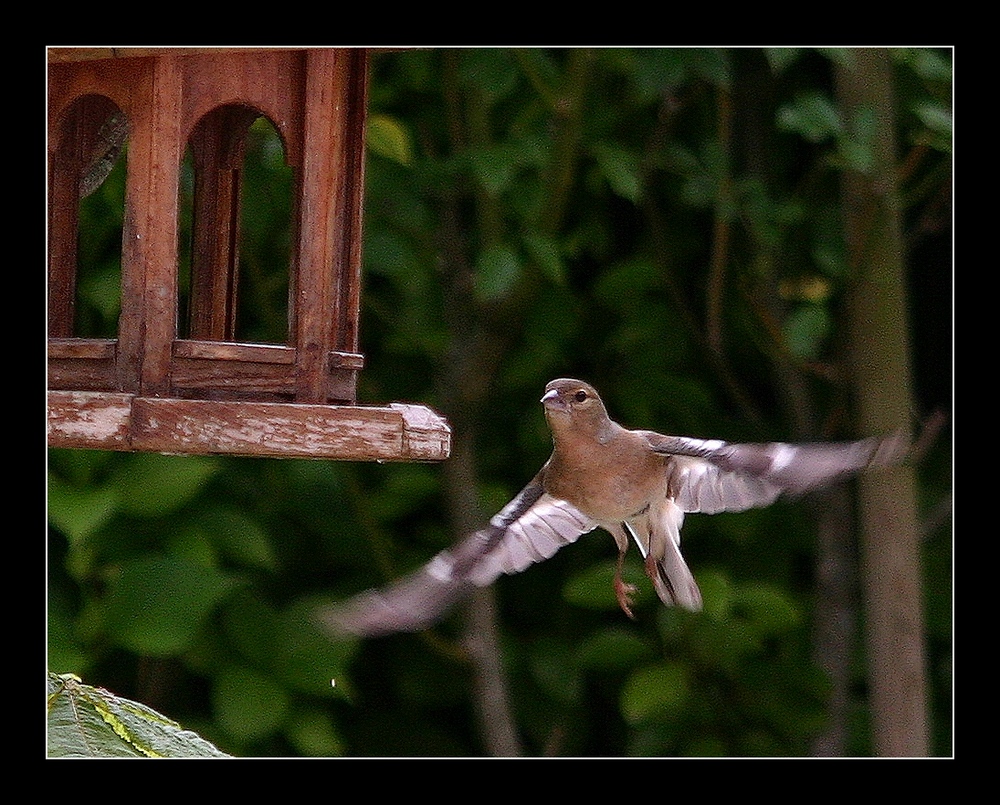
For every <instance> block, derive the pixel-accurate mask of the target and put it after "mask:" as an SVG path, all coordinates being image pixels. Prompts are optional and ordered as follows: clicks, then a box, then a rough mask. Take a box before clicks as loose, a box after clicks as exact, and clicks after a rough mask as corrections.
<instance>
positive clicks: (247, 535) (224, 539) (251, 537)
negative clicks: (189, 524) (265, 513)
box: [195, 504, 278, 571]
mask: <svg viewBox="0 0 1000 805" xmlns="http://www.w3.org/2000/svg"><path fill="white" fill-rule="evenodd" d="M195 527H197V528H199V529H200V530H203V531H204V532H205V533H206V534H207V536H208V538H209V539H210V540H211V542H212V544H214V545H215V546H217V547H218V548H219V549H220V550H221V552H222V553H223V554H224V555H225V556H226V557H228V558H230V559H233V560H234V561H236V562H239V563H240V564H242V565H245V566H247V567H254V568H258V569H260V570H271V571H274V570H277V568H278V560H277V558H276V557H275V554H274V546H273V545H272V543H271V537H270V535H269V534H268V533H267V531H266V530H265V529H264V527H263V526H262V525H261V524H260V523H259V522H257V521H256V520H254V519H252V518H250V517H248V516H247V515H246V514H245V513H244V512H242V511H241V510H239V509H237V508H236V507H235V506H229V505H225V504H216V505H212V506H209V507H208V508H206V509H204V510H200V511H199V512H198V514H197V515H196V519H195Z"/></svg>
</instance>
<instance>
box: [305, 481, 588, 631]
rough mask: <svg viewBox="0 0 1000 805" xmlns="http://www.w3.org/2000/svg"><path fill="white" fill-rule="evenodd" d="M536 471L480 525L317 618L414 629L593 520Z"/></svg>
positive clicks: (353, 626)
mask: <svg viewBox="0 0 1000 805" xmlns="http://www.w3.org/2000/svg"><path fill="white" fill-rule="evenodd" d="M543 472H544V470H543ZM541 477H542V475H541V473H539V475H537V476H536V477H535V478H534V479H533V480H532V481H531V483H529V484H528V485H527V486H526V487H525V488H524V489H522V490H521V491H520V492H519V493H518V495H517V496H516V497H515V498H514V499H513V500H511V502H510V503H508V504H507V505H506V506H505V507H504V508H503V509H502V510H501V511H500V512H499V513H498V514H496V515H495V516H494V517H493V519H492V520H490V524H489V526H488V527H486V528H484V529H482V530H480V531H476V532H474V533H472V534H470V535H469V536H468V537H466V538H465V539H463V540H462V541H461V542H459V543H458V544H457V545H455V546H453V547H452V548H449V549H448V550H445V551H441V553H439V554H437V555H436V556H435V557H434V558H433V559H431V560H430V561H429V562H428V563H427V564H426V565H424V566H423V567H421V568H420V569H419V570H416V571H414V572H413V573H411V574H410V575H408V576H406V577H404V578H403V579H401V580H399V581H397V582H395V583H393V584H391V585H390V586H388V587H386V588H384V589H382V590H367V591H366V592H363V593H360V594H358V595H356V596H354V597H353V598H351V599H349V600H347V601H345V602H343V603H342V604H337V605H335V606H333V607H330V608H328V609H325V610H322V611H321V612H320V613H319V618H320V621H321V623H322V624H323V625H324V626H326V627H327V628H328V629H329V630H331V631H332V632H334V633H339V634H351V635H359V636H364V637H376V636H379V635H385V634H391V633H393V632H414V631H419V630H420V629H424V628H426V627H428V626H430V625H431V624H432V623H434V621H436V620H437V619H438V618H439V617H441V616H442V615H443V614H444V613H445V611H446V610H448V609H449V608H450V607H452V606H454V605H455V604H456V603H458V602H459V601H460V600H461V599H462V598H464V597H465V596H466V595H468V594H469V592H471V591H472V590H473V589H474V588H476V587H484V586H487V585H489V584H492V583H493V582H494V581H495V580H496V579H497V577H499V576H500V575H501V574H503V573H508V574H510V573H518V572H520V571H522V570H524V569H525V568H527V567H528V566H529V565H531V564H534V563H535V562H541V561H542V560H543V559H548V558H549V557H550V556H552V555H553V554H554V553H555V552H556V551H558V550H559V549H560V548H561V547H562V546H563V545H568V544H569V543H571V542H574V541H575V540H576V539H577V538H578V537H579V536H580V535H582V534H586V533H587V532H588V531H592V530H593V529H594V528H596V527H597V523H595V522H594V521H592V520H591V519H590V518H588V517H586V516H585V515H584V514H582V513H581V512H580V511H579V510H578V509H576V507H574V506H572V505H570V504H569V503H567V502H566V501H564V500H559V499H558V498H555V497H552V496H551V495H549V494H547V493H546V492H545V490H544V489H543V487H542V482H541Z"/></svg>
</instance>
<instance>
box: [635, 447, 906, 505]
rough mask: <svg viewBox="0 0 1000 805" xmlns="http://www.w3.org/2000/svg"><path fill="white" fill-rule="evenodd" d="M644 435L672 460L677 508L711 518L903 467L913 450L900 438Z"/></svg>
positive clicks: (672, 477)
mask: <svg viewBox="0 0 1000 805" xmlns="http://www.w3.org/2000/svg"><path fill="white" fill-rule="evenodd" d="M643 435H644V436H645V437H646V440H647V441H648V442H649V445H650V447H651V448H652V449H653V450H654V451H655V452H657V453H661V454H663V455H669V456H671V457H673V460H672V461H671V462H669V466H668V472H669V473H670V474H671V478H670V484H671V492H672V494H673V495H674V499H675V501H676V502H677V504H678V505H679V506H680V507H681V508H682V509H684V511H689V512H704V513H707V514H713V513H715V512H720V511H742V510H744V509H750V508H755V507H759V506H767V505H769V504H771V503H773V502H774V500H775V499H776V498H777V497H778V496H779V495H781V494H782V493H788V494H792V495H796V494H802V493H804V492H807V491H809V490H810V489H815V488H818V487H820V486H824V485H826V484H830V483H833V482H834V481H836V480H838V479H840V478H842V477H846V476H848V475H853V474H854V473H857V472H859V471H861V470H864V469H866V468H868V467H876V466H884V465H889V464H894V463H898V462H899V461H900V460H901V459H902V458H903V456H905V454H906V451H907V449H908V443H907V441H906V440H905V439H904V437H903V436H901V435H897V436H890V437H887V438H884V439H863V440H861V441H856V442H834V443H829V444H785V443H783V442H767V443H761V444H731V443H728V442H721V441H719V440H718V439H692V438H688V437H684V436H663V435H661V434H658V433H654V432H652V431H643Z"/></svg>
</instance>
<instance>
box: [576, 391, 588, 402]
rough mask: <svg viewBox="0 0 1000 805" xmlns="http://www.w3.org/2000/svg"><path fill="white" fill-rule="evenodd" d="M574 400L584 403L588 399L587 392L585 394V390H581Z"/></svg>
mask: <svg viewBox="0 0 1000 805" xmlns="http://www.w3.org/2000/svg"><path fill="white" fill-rule="evenodd" d="M573 399H574V400H576V401H577V402H583V401H584V400H586V399H587V392H585V391H584V390H583V389H580V390H579V391H578V392H577V393H576V394H574V395H573Z"/></svg>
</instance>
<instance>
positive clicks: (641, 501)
mask: <svg viewBox="0 0 1000 805" xmlns="http://www.w3.org/2000/svg"><path fill="white" fill-rule="evenodd" d="M665 460H666V459H665V457H663V456H659V455H656V454H654V453H653V452H652V451H650V450H649V449H648V447H647V446H646V444H645V442H644V440H642V439H641V438H640V437H637V436H633V434H631V433H630V432H628V431H625V430H624V429H619V432H618V433H617V434H616V435H615V437H614V438H613V439H610V440H609V441H607V442H606V443H603V444H602V443H601V442H600V441H598V440H596V439H593V438H587V436H586V435H585V434H567V435H566V436H565V437H564V438H558V439H557V440H556V448H555V450H554V451H553V454H552V458H551V459H550V462H549V466H548V467H547V471H546V473H545V478H544V485H545V488H546V491H548V492H549V494H551V495H554V496H555V497H558V498H562V499H563V500H566V501H568V502H569V503H572V504H573V505H574V506H576V507H577V508H578V509H580V511H582V512H583V513H584V514H586V515H588V516H590V517H592V518H593V519H595V520H597V521H599V522H603V523H612V522H620V521H622V520H626V519H628V518H630V517H632V516H633V515H635V514H636V513H637V512H639V511H641V510H642V509H644V508H645V507H646V506H647V505H648V504H649V502H650V501H651V500H652V499H653V498H654V497H655V496H657V495H663V494H665V484H666V473H665V472H664V461H665Z"/></svg>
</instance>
